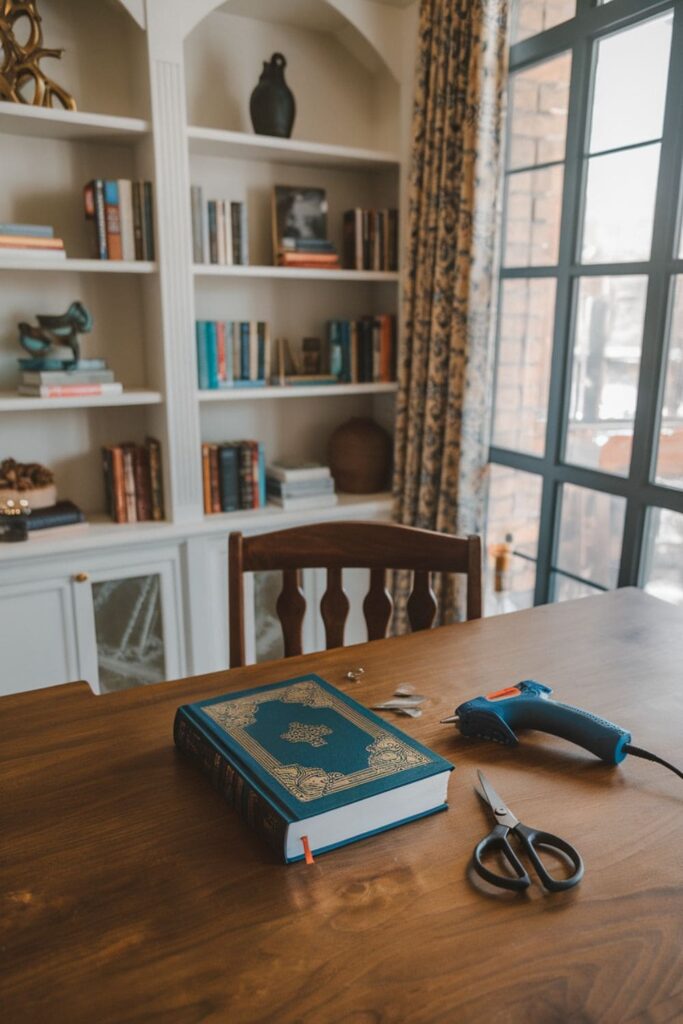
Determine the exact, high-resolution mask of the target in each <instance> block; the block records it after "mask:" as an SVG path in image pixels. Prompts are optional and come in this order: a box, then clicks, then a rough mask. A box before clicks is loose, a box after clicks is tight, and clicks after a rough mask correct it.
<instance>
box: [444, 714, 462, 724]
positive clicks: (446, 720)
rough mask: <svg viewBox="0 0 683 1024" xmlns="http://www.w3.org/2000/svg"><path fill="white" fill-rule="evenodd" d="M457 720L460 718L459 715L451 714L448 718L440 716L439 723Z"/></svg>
mask: <svg viewBox="0 0 683 1024" xmlns="http://www.w3.org/2000/svg"><path fill="white" fill-rule="evenodd" d="M459 720H460V715H451V717H450V718H442V719H441V723H440V724H441V725H448V724H449V723H450V722H458V721H459Z"/></svg>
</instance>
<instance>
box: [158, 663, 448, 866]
mask: <svg viewBox="0 0 683 1024" xmlns="http://www.w3.org/2000/svg"><path fill="white" fill-rule="evenodd" d="M174 738H175V742H176V744H177V746H178V747H179V749H180V750H182V751H183V752H184V753H185V754H187V755H188V756H189V757H190V758H191V759H192V760H194V761H195V762H196V763H197V764H198V765H199V767H200V768H201V769H202V770H203V771H204V772H205V773H206V774H207V775H208V776H209V778H210V779H211V782H212V783H213V785H214V786H215V787H216V788H217V789H218V790H219V791H220V792H221V793H222V794H223V795H224V796H225V798H226V799H227V800H228V802H229V803H230V804H231V805H232V806H233V807H234V808H235V810H237V811H238V813H240V814H241V815H242V817H243V818H244V819H245V821H246V822H247V823H248V824H249V825H250V826H251V827H252V828H254V829H255V830H256V831H257V832H259V833H260V834H261V835H262V836H263V838H265V839H266V840H267V841H268V842H269V843H270V845H271V846H273V847H274V848H275V849H276V850H277V851H278V852H279V853H280V854H281V855H282V856H283V857H284V859H285V861H287V862H288V863H289V862H291V861H296V860H301V859H303V857H304V842H303V839H304V837H306V841H307V843H308V845H309V847H310V850H311V852H312V853H324V852H325V851H327V850H331V849H334V848H335V847H337V846H343V845H344V844H346V843H351V842H353V841H354V840H356V839H362V838H364V837H365V836H368V835H372V834H373V833H376V832H383V831H384V830H385V829H389V828H395V827H396V826H397V825H402V824H405V823H406V822H408V821H413V820H414V819H416V818H421V817H424V816H425V815H427V814H434V813H435V812H436V811H442V810H445V809H446V806H447V804H446V791H447V787H448V776H449V773H450V772H451V771H452V769H453V765H452V764H450V763H449V762H448V761H446V760H444V758H442V757H440V756H439V755H438V754H435V753H434V752H433V751H432V750H429V749H428V748H427V747H424V746H422V744H421V743H418V742H417V741H416V740H414V739H412V737H410V736H408V735H407V734H406V733H404V732H402V731H401V730H400V729H397V728H395V727H394V726H392V725H390V724H388V723H387V722H384V721H383V720H382V719H381V718H380V717H379V716H378V715H375V714H373V712H372V711H368V710H367V708H364V707H363V706H362V705H361V704H359V703H358V702H357V701H355V700H353V699H352V698H351V697H349V696H347V695H346V694H345V693H342V692H341V690H337V689H336V688H335V687H334V686H330V684H329V683H327V682H325V680H324V679H321V678H320V677H319V676H316V675H306V676H298V677H297V678H295V679H287V680H285V681H284V682H281V683H272V684H269V685H266V686H259V687H256V688H255V689H251V690H242V691H241V692H239V693H229V694H225V695H224V696H222V697H213V698H211V699H210V700H203V701H198V702H197V703H195V704H185V705H183V706H182V707H180V708H178V711H177V713H176V718H175V725H174Z"/></svg>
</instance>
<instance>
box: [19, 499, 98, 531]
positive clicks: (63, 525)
mask: <svg viewBox="0 0 683 1024" xmlns="http://www.w3.org/2000/svg"><path fill="white" fill-rule="evenodd" d="M25 522H26V529H27V531H28V539H29V540H47V539H48V538H50V537H69V536H71V535H72V534H74V533H84V532H85V531H87V529H88V525H89V524H88V523H87V522H86V520H85V516H84V515H83V513H82V512H81V510H80V508H78V506H77V505H74V503H73V501H58V502H57V503H56V504H55V505H48V506H46V507H44V508H37V509H34V510H33V511H32V512H31V514H30V516H26V518H25Z"/></svg>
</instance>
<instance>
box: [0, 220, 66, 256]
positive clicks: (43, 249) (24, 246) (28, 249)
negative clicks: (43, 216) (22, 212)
mask: <svg viewBox="0 0 683 1024" xmlns="http://www.w3.org/2000/svg"><path fill="white" fill-rule="evenodd" d="M0 256H13V257H20V258H21V259H27V260H31V259H35V260H44V259H49V260H63V259H66V251H65V249H64V242H63V241H62V239H61V238H55V232H54V228H51V227H50V226H49V225H48V224H0Z"/></svg>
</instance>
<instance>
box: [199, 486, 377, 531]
mask: <svg viewBox="0 0 683 1024" xmlns="http://www.w3.org/2000/svg"><path fill="white" fill-rule="evenodd" d="M391 503H392V498H391V494H390V493H389V491H381V492H380V493H379V494H340V495H339V504H338V505H335V506H333V507H332V508H329V507H325V508H307V509H297V510H296V511H291V510H287V509H283V508H280V507H279V506H277V505H267V506H266V507H265V508H257V509H247V510H244V509H242V510H240V511H239V512H217V513H215V514H214V515H210V516H205V517H204V522H205V524H206V525H207V526H213V527H216V528H220V529H225V530H252V529H255V528H256V529H264V530H265V529H271V528H272V529H277V528H278V527H280V526H285V525H287V523H288V522H290V521H291V522H296V523H315V522H318V521H319V520H321V519H324V520H326V521H327V520H330V519H344V518H346V516H348V515H349V514H351V513H353V515H354V516H369V517H370V516H388V515H389V514H390V513H391Z"/></svg>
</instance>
